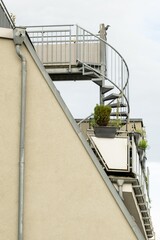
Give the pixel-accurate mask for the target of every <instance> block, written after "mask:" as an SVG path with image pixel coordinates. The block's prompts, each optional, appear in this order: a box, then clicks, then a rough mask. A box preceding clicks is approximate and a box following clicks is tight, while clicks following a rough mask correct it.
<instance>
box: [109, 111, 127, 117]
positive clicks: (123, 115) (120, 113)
mask: <svg viewBox="0 0 160 240" xmlns="http://www.w3.org/2000/svg"><path fill="white" fill-rule="evenodd" d="M110 116H112V117H116V116H121V117H128V113H126V112H118V113H117V112H111V114H110Z"/></svg>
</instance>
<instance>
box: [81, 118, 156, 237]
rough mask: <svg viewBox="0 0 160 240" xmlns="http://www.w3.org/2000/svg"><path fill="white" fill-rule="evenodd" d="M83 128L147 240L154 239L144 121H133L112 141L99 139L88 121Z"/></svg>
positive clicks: (117, 133) (111, 139) (118, 131)
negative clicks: (141, 145) (142, 145)
mask: <svg viewBox="0 0 160 240" xmlns="http://www.w3.org/2000/svg"><path fill="white" fill-rule="evenodd" d="M135 122H136V123H135ZM80 127H81V129H82V131H83V132H84V133H85V136H86V138H87V141H88V142H89V144H90V146H91V148H92V150H93V152H94V153H95V155H96V156H97V158H98V159H99V161H100V163H101V165H102V168H103V169H104V171H105V172H106V174H107V175H108V176H109V178H110V180H111V181H112V183H113V185H114V186H115V188H116V190H117V191H118V193H119V194H120V196H121V198H122V199H123V201H124V204H125V205H126V207H127V208H128V210H129V212H130V214H131V215H132V216H133V218H134V219H135V221H136V223H137V225H138V226H139V228H140V229H141V231H142V233H143V234H144V236H145V237H146V238H152V237H153V235H154V234H153V227H152V222H151V218H150V199H149V170H148V168H147V167H146V160H147V157H146V152H145V150H142V151H140V150H139V143H140V141H141V140H142V139H143V136H142V134H140V133H138V134H137V129H138V128H139V127H140V128H141V130H142V129H143V122H142V121H141V120H134V121H132V120H130V122H129V124H128V126H126V124H124V126H123V127H122V128H121V129H119V130H117V132H116V135H115V137H112V138H108V137H97V136H96V135H95V133H94V129H93V128H89V122H87V121H86V122H85V123H81V126H80Z"/></svg>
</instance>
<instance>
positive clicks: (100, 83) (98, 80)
mask: <svg viewBox="0 0 160 240" xmlns="http://www.w3.org/2000/svg"><path fill="white" fill-rule="evenodd" d="M92 81H93V82H94V83H96V84H97V85H98V86H100V87H102V78H94V79H92Z"/></svg>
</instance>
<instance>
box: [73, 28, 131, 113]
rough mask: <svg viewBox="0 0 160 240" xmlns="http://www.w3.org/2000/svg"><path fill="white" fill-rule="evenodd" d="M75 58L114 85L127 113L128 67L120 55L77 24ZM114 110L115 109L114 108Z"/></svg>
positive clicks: (128, 109) (115, 91)
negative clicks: (104, 58)
mask: <svg viewBox="0 0 160 240" xmlns="http://www.w3.org/2000/svg"><path fill="white" fill-rule="evenodd" d="M76 42H77V50H76V58H77V60H79V61H80V62H81V63H84V64H87V65H89V66H90V67H92V70H93V68H94V69H95V72H96V73H97V72H98V73H99V74H100V76H101V77H103V78H104V79H105V80H106V82H110V83H111V84H112V85H113V86H114V87H115V89H114V93H117V94H119V95H120V97H121V99H122V101H124V103H126V104H127V112H128V114H129V112H130V107H129V69H128V66H127V63H126V61H125V60H124V58H123V57H122V55H121V54H120V53H119V52H118V51H117V50H116V49H115V48H113V47H112V46H111V45H110V44H108V43H107V42H106V41H105V40H104V39H102V38H100V37H99V36H98V35H95V34H93V33H91V32H89V31H87V30H85V29H83V28H81V27H79V26H78V25H77V31H76ZM101 44H104V48H105V49H104V51H105V57H106V61H105V64H106V66H105V72H102V71H101V69H102V62H101V54H102V53H101ZM115 111H116V110H115Z"/></svg>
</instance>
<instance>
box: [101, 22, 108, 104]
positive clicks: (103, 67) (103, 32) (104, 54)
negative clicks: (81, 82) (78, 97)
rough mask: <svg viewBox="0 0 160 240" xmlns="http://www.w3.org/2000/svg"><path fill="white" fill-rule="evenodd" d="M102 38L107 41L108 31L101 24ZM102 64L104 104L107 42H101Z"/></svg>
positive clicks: (102, 95)
mask: <svg viewBox="0 0 160 240" xmlns="http://www.w3.org/2000/svg"><path fill="white" fill-rule="evenodd" d="M99 32H100V38H102V39H103V40H104V41H106V29H105V25H104V24H100V31H99ZM100 63H101V73H102V86H101V87H100V104H104V102H103V97H104V94H103V93H102V87H104V86H105V78H104V77H103V76H106V44H105V42H103V41H101V40H100Z"/></svg>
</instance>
